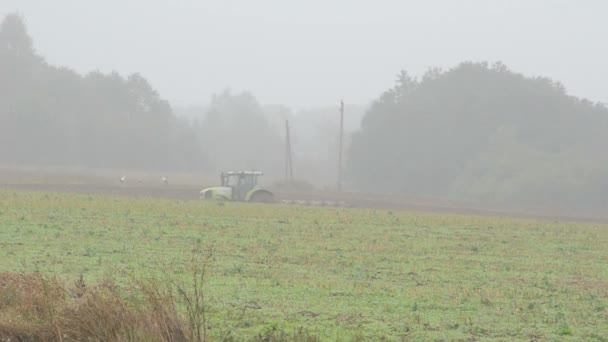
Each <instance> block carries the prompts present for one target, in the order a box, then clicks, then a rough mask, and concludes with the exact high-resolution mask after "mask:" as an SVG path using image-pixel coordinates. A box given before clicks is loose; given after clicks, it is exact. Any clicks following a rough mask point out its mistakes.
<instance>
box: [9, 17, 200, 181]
mask: <svg viewBox="0 0 608 342" xmlns="http://www.w3.org/2000/svg"><path fill="white" fill-rule="evenodd" d="M0 75H2V76H1V77H0V162H2V163H10V164H24V165H53V166H60V165H80V166H90V167H104V168H132V169H143V168H146V169H152V170H191V169H196V168H200V167H201V165H202V158H201V157H202V155H203V153H202V151H201V146H200V144H199V143H198V141H197V139H196V137H195V136H194V132H193V131H192V128H191V127H189V126H188V125H185V124H184V123H182V122H180V120H178V119H176V118H175V117H174V116H173V114H172V111H171V107H170V106H169V104H168V102H167V101H165V100H163V99H162V98H161V97H160V96H159V94H158V93H157V92H156V91H155V90H154V89H153V88H152V86H151V85H150V84H149V83H148V81H147V80H146V79H145V78H143V77H142V76H141V75H138V74H133V75H131V76H129V77H126V78H123V77H122V76H120V75H118V74H117V73H110V74H107V75H106V74H102V73H100V72H92V73H90V74H88V75H85V76H81V75H79V74H77V73H76V72H74V71H72V70H70V69H67V68H60V67H53V66H50V65H48V64H47V63H46V62H45V61H44V59H43V58H42V57H40V56H39V55H37V54H36V52H35V51H34V49H33V47H32V39H31V38H30V37H29V36H28V35H27V32H26V29H25V25H24V24H23V21H22V19H21V18H20V17H19V16H17V15H8V16H7V17H6V18H5V19H4V21H3V22H2V26H1V31H0ZM176 151H181V152H182V153H175V152H176Z"/></svg>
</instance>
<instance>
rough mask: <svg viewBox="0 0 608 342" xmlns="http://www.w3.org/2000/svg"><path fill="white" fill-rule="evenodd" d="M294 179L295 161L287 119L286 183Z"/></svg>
mask: <svg viewBox="0 0 608 342" xmlns="http://www.w3.org/2000/svg"><path fill="white" fill-rule="evenodd" d="M292 181H293V161H292V158H291V137H290V134H289V120H285V183H291V182H292Z"/></svg>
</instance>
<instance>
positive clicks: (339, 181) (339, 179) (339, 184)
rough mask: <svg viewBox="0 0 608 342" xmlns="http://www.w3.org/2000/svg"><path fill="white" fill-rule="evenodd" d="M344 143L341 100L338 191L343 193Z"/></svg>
mask: <svg viewBox="0 0 608 342" xmlns="http://www.w3.org/2000/svg"><path fill="white" fill-rule="evenodd" d="M343 142H344V101H343V100H340V151H339V152H338V191H342V154H343V153H342V148H343Z"/></svg>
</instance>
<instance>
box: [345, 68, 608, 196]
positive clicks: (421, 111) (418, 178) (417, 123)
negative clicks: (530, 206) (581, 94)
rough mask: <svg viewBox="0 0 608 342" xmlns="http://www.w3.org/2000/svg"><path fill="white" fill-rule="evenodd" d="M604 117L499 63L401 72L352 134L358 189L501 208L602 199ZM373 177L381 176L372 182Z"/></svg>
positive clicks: (606, 185)
mask: <svg viewBox="0 0 608 342" xmlns="http://www.w3.org/2000/svg"><path fill="white" fill-rule="evenodd" d="M607 130H608V110H607V109H606V108H605V107H604V106H602V105H599V104H593V103H591V102H589V101H587V100H581V99H578V98H575V97H572V96H568V95H567V93H566V90H565V88H564V87H563V85H561V84H560V83H557V82H554V81H552V80H550V79H546V78H538V77H537V78H528V77H524V76H523V75H520V74H517V73H514V72H512V71H510V70H509V69H508V68H507V67H506V66H504V65H503V64H501V63H497V64H494V65H492V66H490V65H488V64H487V63H470V62H467V63H462V64H461V65H459V66H457V67H455V68H453V69H451V70H448V71H441V70H436V69H433V70H430V71H429V72H428V73H427V74H425V75H424V76H423V77H422V79H421V80H416V79H414V78H411V77H410V76H408V74H407V73H405V72H402V73H401V74H400V75H399V77H398V80H397V82H396V85H395V86H394V87H393V88H391V89H389V90H388V91H386V92H385V93H384V94H383V95H382V96H381V97H380V98H379V99H378V100H376V101H375V102H374V104H373V105H372V107H371V108H370V109H369V111H368V112H367V114H366V116H365V117H364V119H363V121H362V127H361V130H360V131H358V132H357V133H355V134H354V136H353V142H352V147H351V149H350V151H349V165H348V166H349V174H350V177H351V181H352V182H353V183H354V185H355V186H356V187H358V188H359V189H364V190H368V191H384V192H394V193H404V194H424V195H434V196H451V197H459V198H475V199H481V200H494V201H508V202H518V203H521V202H525V201H531V202H553V203H558V204H567V205H589V204H594V205H598V204H601V203H603V202H605V200H606V199H607V198H608V197H607V196H608V195H606V194H608V191H606V190H608V181H606V177H605V175H606V174H608V158H606V156H605V155H606V154H605V153H603V152H602V150H603V149H604V148H605V146H608V135H607V134H606V131H607ZM378 174H382V177H378V176H377V175H378Z"/></svg>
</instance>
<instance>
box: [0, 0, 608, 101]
mask: <svg viewBox="0 0 608 342" xmlns="http://www.w3.org/2000/svg"><path fill="white" fill-rule="evenodd" d="M10 12H18V13H20V14H22V15H23V16H24V17H25V19H26V21H27V25H28V28H29V31H30V34H31V35H32V36H33V37H34V42H35V45H36V48H37V50H38V52H39V53H40V54H42V55H43V56H45V57H46V59H47V60H48V61H49V62H50V63H52V64H57V65H66V66H69V67H71V68H74V69H76V70H77V71H80V72H88V71H92V70H101V71H112V70H116V71H118V72H120V73H121V74H129V73H133V72H139V73H141V74H142V75H144V76H145V77H146V78H148V80H150V81H151V83H152V84H153V86H154V87H155V88H156V89H158V90H159V91H160V93H161V95H162V96H163V97H164V98H166V99H168V100H170V101H171V102H173V103H175V104H181V105H189V104H205V103H207V102H208V101H209V98H210V96H211V95H212V94H213V93H217V92H219V91H221V90H222V89H224V88H226V87H230V88H231V89H233V90H235V91H239V90H250V91H252V92H253V93H254V94H255V95H256V97H257V98H258V99H259V100H260V102H262V103H265V104H277V103H281V104H286V105H290V106H296V107H298V106H312V105H324V104H332V103H337V101H338V99H339V98H342V97H343V98H344V99H345V101H346V102H350V103H358V104H365V103H367V102H369V101H371V100H372V99H374V98H375V97H377V96H378V95H379V94H380V93H381V92H382V91H384V90H386V89H387V88H388V87H390V86H392V84H393V81H394V79H395V75H396V74H397V73H398V72H399V70H401V69H405V70H407V71H409V72H410V73H411V74H413V75H417V76H419V75H421V74H422V73H423V72H424V71H425V70H426V69H427V68H429V67H434V66H438V67H443V68H449V67H453V66H455V65H456V64H458V63H459V62H461V61H464V60H473V61H491V62H493V61H499V60H500V61H503V62H504V63H505V64H507V65H508V66H509V67H510V68H512V69H513V70H515V71H519V72H522V73H525V74H528V75H542V76H549V77H551V78H554V79H556V80H560V81H562V82H563V83H564V84H565V85H566V87H567V88H568V90H569V92H570V93H571V94H573V95H577V96H581V97H586V98H589V99H591V100H593V101H602V102H608V86H606V80H608V40H607V38H606V37H607V36H608V1H604V0H578V1H574V0H503V1H499V0H458V1H454V0H424V1H423V0H417V1H413V0H401V1H398V0H396V1H389V0H374V1H371V0H368V1H357V0H350V1H347V0H333V1H332V0H298V1H296V0H293V1H290V0H274V1H273V0H239V1H237V0H0V15H4V14H7V13H10Z"/></svg>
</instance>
